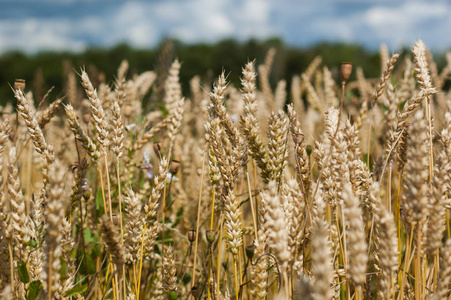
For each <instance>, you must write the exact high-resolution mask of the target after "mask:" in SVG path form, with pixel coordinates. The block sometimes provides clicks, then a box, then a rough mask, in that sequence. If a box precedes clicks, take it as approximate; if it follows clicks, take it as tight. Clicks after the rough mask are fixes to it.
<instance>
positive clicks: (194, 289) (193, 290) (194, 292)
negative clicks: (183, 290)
mask: <svg viewBox="0 0 451 300" xmlns="http://www.w3.org/2000/svg"><path fill="white" fill-rule="evenodd" d="M199 292H200V291H199V289H198V288H197V286H193V287H192V288H191V295H193V297H194V298H195V299H197V297H199Z"/></svg>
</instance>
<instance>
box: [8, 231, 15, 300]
mask: <svg viewBox="0 0 451 300" xmlns="http://www.w3.org/2000/svg"><path fill="white" fill-rule="evenodd" d="M12 243H13V240H12V239H11V238H10V239H9V243H8V251H9V275H10V276H11V295H14V287H15V284H14V259H13V247H12Z"/></svg>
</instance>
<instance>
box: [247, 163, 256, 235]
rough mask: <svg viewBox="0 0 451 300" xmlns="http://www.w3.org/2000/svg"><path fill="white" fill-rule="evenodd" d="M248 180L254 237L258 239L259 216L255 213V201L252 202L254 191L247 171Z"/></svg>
mask: <svg viewBox="0 0 451 300" xmlns="http://www.w3.org/2000/svg"><path fill="white" fill-rule="evenodd" d="M246 179H247V189H248V191H249V202H250V203H251V211H252V221H253V222H252V223H253V225H254V235H255V239H257V214H256V213H255V208H254V201H252V190H251V181H250V179H249V172H248V171H247V169H246Z"/></svg>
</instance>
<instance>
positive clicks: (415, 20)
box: [0, 0, 451, 52]
mask: <svg viewBox="0 0 451 300" xmlns="http://www.w3.org/2000/svg"><path fill="white" fill-rule="evenodd" d="M0 1H1V0H0ZM25 2H26V1H25ZM74 2H75V3H76V4H74ZM55 3H58V2H56V1H55V0H46V1H42V4H40V5H41V6H42V10H43V11H45V9H46V7H47V8H48V7H50V6H52V8H54V7H55V6H58V5H59V6H58V7H59V9H60V13H55V14H54V15H55V16H57V17H49V16H48V15H47V16H45V17H44V16H43V17H39V14H36V11H33V14H32V15H33V17H26V16H22V15H12V16H10V15H9V14H8V13H0V52H4V51H5V50H8V49H14V48H19V49H22V50H25V51H27V52H36V51H39V50H43V49H53V50H72V51H80V50H83V49H85V48H86V47H87V46H89V45H98V46H112V45H115V44H117V43H119V42H128V43H130V44H131V45H133V46H137V47H150V46H154V45H156V44H157V43H158V42H159V40H160V39H161V38H163V37H166V36H172V37H176V38H179V39H181V40H182V41H185V42H192V43H193V42H214V41H217V40H220V39H223V38H229V37H233V38H237V39H240V40H244V39H247V38H250V37H257V38H267V37H270V36H277V35H278V36H281V37H282V38H284V39H285V40H286V41H287V42H289V43H293V44H298V45H308V44H311V43H314V42H319V41H324V40H325V41H348V42H356V43H363V44H365V45H367V46H370V47H374V48H377V47H378V45H379V44H380V43H386V44H388V46H389V47H390V48H391V49H397V48H399V47H400V46H404V45H412V44H414V43H415V41H416V40H417V39H418V38H422V39H423V40H424V41H425V43H426V44H427V45H428V46H429V47H433V48H440V49H443V48H445V47H450V46H451V35H449V34H448V32H447V31H448V30H449V28H451V18H449V17H448V16H449V15H451V3H449V2H444V1H428V2H426V1H424V2H420V1H418V0H416V1H399V2H391V1H355V2H352V1H338V0H336V1H335V0H324V1H305V0H213V1H212V0H167V1H162V0H157V1H126V2H125V1H124V2H122V1H113V2H111V3H109V5H108V6H107V7H106V8H105V10H86V9H80V10H76V9H74V11H71V10H67V9H66V10H64V8H65V6H64V5H66V4H64V3H68V4H67V5H71V7H72V8H74V7H75V8H76V7H77V6H78V7H85V5H88V2H87V1H85V0H65V2H63V3H62V4H61V2H60V4H58V5H56V4H55ZM95 3H97V5H98V6H99V7H101V4H99V3H101V2H99V1H96V2H95ZM18 5H26V4H23V3H22V4H18ZM46 5H47V6H46ZM89 5H92V3H91V4H89ZM9 7H11V4H10V6H9ZM346 7H347V8H351V9H347V8H346ZM12 11H13V12H16V14H17V9H12ZM87 12H88V14H87Z"/></svg>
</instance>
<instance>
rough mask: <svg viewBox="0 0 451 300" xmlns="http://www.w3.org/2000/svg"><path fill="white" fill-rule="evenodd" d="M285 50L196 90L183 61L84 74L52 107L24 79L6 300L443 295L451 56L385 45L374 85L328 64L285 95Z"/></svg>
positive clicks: (4, 165)
mask: <svg viewBox="0 0 451 300" xmlns="http://www.w3.org/2000/svg"><path fill="white" fill-rule="evenodd" d="M275 55H277V54H276V53H275V50H273V49H271V50H269V51H268V53H267V55H266V58H265V60H264V61H263V62H261V63H258V62H255V61H250V62H243V64H244V65H243V69H242V74H241V85H240V86H233V85H232V84H230V83H229V82H228V80H227V76H226V75H225V74H226V72H227V70H225V71H224V72H223V73H222V74H217V77H216V79H215V80H214V82H203V81H202V80H201V79H200V77H199V76H196V77H194V78H192V80H191V82H190V91H182V88H181V84H180V82H179V72H180V68H183V63H180V62H179V61H178V60H175V61H174V62H173V63H172V65H171V66H170V68H169V69H168V70H167V72H166V73H167V77H166V78H163V79H161V78H157V75H156V74H157V72H155V71H148V72H144V73H142V74H137V75H133V76H131V75H129V74H128V73H129V70H128V63H127V62H126V61H124V62H123V63H122V64H121V65H120V66H119V67H118V71H117V74H115V81H114V83H113V84H109V85H108V84H106V83H104V82H101V83H100V84H99V85H98V86H94V85H93V84H92V82H98V80H97V79H96V80H95V81H94V80H93V81H91V79H92V78H90V77H89V75H88V73H87V72H86V71H85V69H84V68H80V67H78V69H76V70H75V71H73V72H71V73H70V74H68V76H67V78H64V81H65V89H64V90H63V91H61V93H60V94H62V95H64V97H62V98H59V99H52V97H51V96H49V95H50V93H48V94H47V95H45V96H44V99H34V97H33V94H32V92H30V91H29V89H28V88H27V85H26V83H25V82H24V81H23V80H20V79H18V80H16V82H15V83H14V86H13V88H12V93H13V94H14V97H15V98H16V100H17V106H15V107H12V106H11V105H10V104H8V105H6V106H5V107H3V108H2V109H1V110H2V120H1V125H0V127H1V128H0V129H1V130H0V168H1V169H0V185H1V190H0V202H1V203H0V209H1V210H0V248H1V249H0V290H1V291H2V292H1V295H2V296H1V297H2V299H49V300H50V299H127V300H128V299H189V298H191V299H193V298H194V299H218V300H220V299H236V300H238V299H318V300H319V299H355V300H361V299H448V298H449V296H450V279H451V239H450V237H451V225H450V211H449V209H451V202H450V200H449V198H448V196H449V195H450V193H451V183H450V178H449V176H450V169H451V163H450V160H451V91H448V90H446V88H447V87H449V84H448V83H449V82H448V83H447V81H448V80H449V79H450V76H451V53H449V54H448V55H447V57H446V58H447V65H446V66H445V68H443V69H442V70H440V72H439V70H438V68H437V66H436V64H435V63H434V60H433V58H432V55H431V52H430V51H429V50H428V49H427V48H426V46H425V45H424V44H423V42H422V41H421V40H420V41H418V42H417V43H416V44H415V45H414V46H413V47H412V51H411V53H407V54H406V55H405V58H404V59H403V60H401V59H400V54H399V53H395V54H393V55H391V56H390V54H389V51H388V50H387V48H386V47H381V51H380V56H381V62H382V65H381V70H382V72H381V76H380V78H376V79H373V78H371V79H367V78H365V75H364V70H362V69H361V68H359V67H358V66H353V65H352V62H347V63H343V64H342V65H341V67H339V66H338V68H337V66H329V67H331V69H329V68H328V67H327V66H323V65H322V62H321V57H317V58H315V59H314V60H313V61H312V62H311V64H310V65H309V66H308V68H307V69H306V71H305V72H304V73H302V74H299V75H298V76H295V77H293V78H292V79H291V86H289V87H287V81H285V80H280V81H279V82H278V84H277V87H276V88H275V89H274V90H273V89H272V87H271V85H270V80H269V76H270V74H271V68H272V65H273V61H274V56H275ZM333 68H335V69H337V70H338V73H337V72H333ZM351 74H353V75H352V77H351ZM350 78H356V79H355V80H354V79H352V80H351V79H350ZM159 84H160V85H161V86H158V85H159ZM158 89H161V90H162V91H164V93H162V95H163V98H162V99H155V98H153V100H156V101H157V102H159V103H161V104H162V105H154V106H152V107H153V109H147V108H144V107H143V105H142V101H143V99H144V98H145V97H148V95H149V93H152V91H155V90H158ZM188 95H189V96H188ZM49 103H50V104H49Z"/></svg>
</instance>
